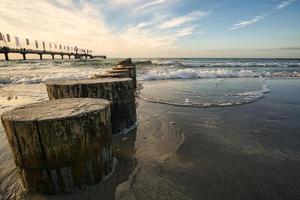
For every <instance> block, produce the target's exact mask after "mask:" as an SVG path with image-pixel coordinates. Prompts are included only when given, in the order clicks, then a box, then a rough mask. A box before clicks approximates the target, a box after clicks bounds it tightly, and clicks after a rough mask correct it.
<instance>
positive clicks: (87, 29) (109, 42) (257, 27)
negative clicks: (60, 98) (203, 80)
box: [0, 0, 300, 58]
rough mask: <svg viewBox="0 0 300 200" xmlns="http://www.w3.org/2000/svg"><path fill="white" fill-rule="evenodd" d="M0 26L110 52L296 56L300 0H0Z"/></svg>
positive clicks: (129, 54) (299, 45) (16, 33)
mask: <svg viewBox="0 0 300 200" xmlns="http://www.w3.org/2000/svg"><path fill="white" fill-rule="evenodd" d="M0 29H1V30H0V32H2V33H9V34H11V35H14V36H19V37H20V40H21V41H23V40H25V39H24V38H29V39H32V40H39V41H47V42H55V43H61V44H66V45H77V46H79V47H82V48H86V49H92V50H93V53H95V54H103V55H107V56H108V57H140V58H146V57H282V58H283V57H293V58H300V0H251V1H249V0H224V1H220V0H30V1H28V0H1V2H0ZM22 38H23V39H22Z"/></svg>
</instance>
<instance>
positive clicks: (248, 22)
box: [229, 0, 296, 30]
mask: <svg viewBox="0 0 300 200" xmlns="http://www.w3.org/2000/svg"><path fill="white" fill-rule="evenodd" d="M294 1H296V0H286V1H283V2H282V3H280V4H279V5H277V6H276V7H275V8H274V9H273V10H272V11H270V12H268V13H265V14H263V15H259V16H255V17H254V18H252V19H250V20H245V21H241V22H239V23H236V24H234V25H232V26H231V27H230V28H229V30H236V29H240V28H244V27H247V26H250V25H252V24H255V23H257V22H259V21H261V20H263V19H265V18H266V17H267V16H269V15H271V14H273V13H274V12H275V11H276V10H280V9H283V8H285V7H287V6H289V5H290V4H292V3H293V2H294Z"/></svg>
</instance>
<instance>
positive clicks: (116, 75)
mask: <svg viewBox="0 0 300 200" xmlns="http://www.w3.org/2000/svg"><path fill="white" fill-rule="evenodd" d="M98 78H128V76H127V75H126V74H124V73H105V74H95V75H94V76H93V77H92V79H98Z"/></svg>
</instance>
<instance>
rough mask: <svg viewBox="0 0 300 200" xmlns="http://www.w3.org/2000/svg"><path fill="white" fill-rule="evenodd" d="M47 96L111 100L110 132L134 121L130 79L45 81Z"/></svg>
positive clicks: (132, 89)
mask: <svg viewBox="0 0 300 200" xmlns="http://www.w3.org/2000/svg"><path fill="white" fill-rule="evenodd" d="M46 87H47V92H48V96H49V98H50V99H51V100H52V99H59V98H83V97H89V98H103V99H107V100H109V101H110V102H111V123H112V133H113V134H118V133H122V132H123V131H124V130H126V129H131V128H132V127H134V126H135V123H136V105H135V96H134V88H133V85H132V79H130V78H102V79H86V80H71V81H52V82H48V83H46Z"/></svg>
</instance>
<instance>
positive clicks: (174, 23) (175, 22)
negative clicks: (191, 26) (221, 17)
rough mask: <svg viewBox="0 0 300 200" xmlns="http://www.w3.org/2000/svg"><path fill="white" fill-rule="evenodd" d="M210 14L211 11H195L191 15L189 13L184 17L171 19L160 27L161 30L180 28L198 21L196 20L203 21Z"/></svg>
mask: <svg viewBox="0 0 300 200" xmlns="http://www.w3.org/2000/svg"><path fill="white" fill-rule="evenodd" d="M210 13H211V11H201V10H199V11H194V12H191V13H189V14H187V15H184V16H180V17H175V18H172V19H169V20H167V21H165V22H163V23H162V24H161V25H160V28H163V29H167V28H175V27H179V26H181V25H183V24H185V23H188V22H192V21H196V20H199V19H201V18H203V17H205V16H208V15H210Z"/></svg>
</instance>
